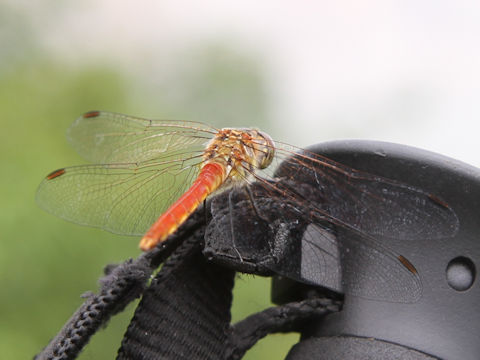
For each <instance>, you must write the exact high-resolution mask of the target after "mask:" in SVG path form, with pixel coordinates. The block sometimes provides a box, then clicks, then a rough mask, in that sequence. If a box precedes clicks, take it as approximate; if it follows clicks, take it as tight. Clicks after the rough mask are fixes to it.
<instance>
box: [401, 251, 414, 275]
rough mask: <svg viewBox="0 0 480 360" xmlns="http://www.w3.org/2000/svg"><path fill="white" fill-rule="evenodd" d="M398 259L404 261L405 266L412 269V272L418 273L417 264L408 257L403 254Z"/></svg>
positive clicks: (409, 269)
mask: <svg viewBox="0 0 480 360" xmlns="http://www.w3.org/2000/svg"><path fill="white" fill-rule="evenodd" d="M398 260H400V262H401V263H402V265H403V266H405V267H406V268H407V270H408V271H410V272H411V273H412V274H417V269H415V266H413V264H412V263H411V262H410V261H408V259H407V258H406V257H404V256H402V255H399V256H398Z"/></svg>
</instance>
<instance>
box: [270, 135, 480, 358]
mask: <svg viewBox="0 0 480 360" xmlns="http://www.w3.org/2000/svg"><path fill="white" fill-rule="evenodd" d="M310 150H311V151H314V152H318V153H321V154H323V155H325V156H327V157H329V158H331V159H333V160H335V161H338V162H341V163H343V164H346V165H348V166H351V167H352V168H355V169H359V170H362V171H367V172H370V173H375V174H378V175H380V176H383V177H387V178H391V179H395V180H398V181H401V182H403V183H406V184H409V185H412V186H415V187H417V188H420V189H424V190H426V191H428V192H430V193H432V194H435V195H436V196H439V197H440V198H441V199H442V201H445V202H446V203H448V205H449V206H450V207H451V208H452V209H453V211H454V212H455V214H456V215H457V217H458V220H459V227H458V231H457V232H456V234H455V236H453V237H446V238H443V239H435V240H432V239H428V238H425V239H416V240H415V241H407V240H405V241H402V242H398V241H397V242H394V243H392V244H389V245H391V246H393V247H395V248H396V249H400V250H401V254H402V255H404V256H406V257H407V258H408V259H409V260H410V261H411V262H412V263H413V264H414V266H415V268H416V269H417V271H418V274H419V278H420V281H421V284H422V293H421V297H419V299H418V300H417V301H415V302H411V303H399V302H388V301H378V300H372V299H366V298H362V297H356V296H349V295H346V296H345V299H344V305H343V310H342V311H341V312H338V313H334V314H330V315H328V316H326V317H324V318H322V319H319V320H318V321H312V322H311V323H310V324H309V325H308V326H305V327H304V328H303V329H302V331H301V332H302V341H301V342H300V343H299V344H297V345H296V346H295V347H294V348H293V349H292V351H291V353H290V354H289V356H288V359H289V360H299V359H307V358H308V359H339V358H342V359H431V358H432V357H434V358H441V359H462V360H474V359H479V358H480V342H479V341H478V339H479V337H478V334H480V287H479V284H478V280H477V276H476V273H477V271H478V270H477V268H478V267H479V266H480V241H479V236H480V221H479V217H478V214H479V213H480V170H479V169H477V168H474V167H472V166H469V165H467V164H464V163H461V162H459V161H456V160H453V159H450V158H447V157H444V156H441V155H438V154H435V153H431V152H427V151H424V150H420V149H416V148H412V147H407V146H402V145H395V144H390V143H384V142H370V141H341V142H340V141H338V142H330V143H324V144H320V145H317V146H315V147H313V148H310ZM337 240H338V241H342V238H341V236H340V235H339V237H338V239H337ZM392 241H393V240H392ZM305 257H306V258H308V254H306V255H305ZM359 260H362V258H361V257H360V258H359ZM298 266H300V267H301V266H302V263H301V262H300V263H298ZM309 266H311V264H309ZM357 266H358V271H359V272H361V271H369V269H370V270H371V268H372V267H375V266H376V264H375V263H374V262H370V263H361V262H359V263H358V264H357ZM329 270H330V269H329ZM386 270H388V269H386ZM331 271H336V270H335V269H331ZM376 280H377V279H372V281H376ZM304 288H305V285H301V284H299V283H295V282H292V281H291V280H289V279H285V278H277V279H276V280H275V281H274V287H273V299H274V300H275V301H276V302H277V303H284V302H287V301H292V299H298V297H299V294H301V293H305V290H304ZM408 349H410V350H412V351H411V352H408V353H407V352H406V350H408ZM413 350H415V351H413Z"/></svg>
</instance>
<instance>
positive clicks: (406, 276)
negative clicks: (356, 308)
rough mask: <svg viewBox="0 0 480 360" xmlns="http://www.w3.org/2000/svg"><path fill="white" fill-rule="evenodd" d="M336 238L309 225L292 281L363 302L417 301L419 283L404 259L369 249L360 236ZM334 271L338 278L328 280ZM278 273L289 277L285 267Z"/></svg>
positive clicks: (350, 233)
mask: <svg viewBox="0 0 480 360" xmlns="http://www.w3.org/2000/svg"><path fill="white" fill-rule="evenodd" d="M339 236H341V238H338V239H337V238H335V237H334V235H333V234H331V233H329V232H328V231H326V230H325V228H324V227H323V226H322V224H321V223H318V224H315V225H313V224H311V225H309V227H308V228H307V229H306V231H305V232H304V234H303V239H302V242H301V244H302V246H301V248H300V249H299V251H301V254H298V257H299V258H301V259H302V264H301V266H299V268H300V269H301V270H300V271H298V270H297V274H294V275H295V278H297V279H300V280H302V281H306V282H309V283H312V284H315V285H321V286H326V287H329V288H331V289H333V290H335V291H339V290H340V292H344V293H348V294H351V295H355V296H359V297H363V298H366V299H374V300H381V301H389V302H400V303H413V302H416V301H418V299H420V297H421V296H422V290H423V286H422V282H421V279H420V276H419V274H418V273H417V271H416V269H415V268H414V267H413V265H411V264H410V263H409V262H408V260H406V259H405V258H403V257H401V256H398V255H395V254H394V253H393V252H391V251H390V250H388V249H386V248H384V247H383V246H382V245H381V244H377V245H378V246H375V247H372V246H369V245H370V244H371V243H370V241H369V239H365V238H364V236H363V234H361V233H358V232H355V231H346V232H345V231H342V232H341V235H340V234H339ZM339 264H341V266H340V265H339ZM336 269H341V275H340V276H339V279H336V278H333V279H332V275H337V273H336V272H335V270H336ZM278 270H279V272H281V273H283V274H284V275H286V276H291V273H286V271H288V270H289V268H288V267H284V268H280V269H278ZM337 276H338V275H337ZM339 283H341V285H340V284H339ZM339 285H340V286H339Z"/></svg>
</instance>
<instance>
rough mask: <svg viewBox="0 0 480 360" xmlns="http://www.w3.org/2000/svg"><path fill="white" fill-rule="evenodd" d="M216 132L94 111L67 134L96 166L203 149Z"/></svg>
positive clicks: (185, 123) (188, 124)
mask: <svg viewBox="0 0 480 360" xmlns="http://www.w3.org/2000/svg"><path fill="white" fill-rule="evenodd" d="M215 133H216V130H215V129H214V128H212V127H210V126H208V125H204V124H201V123H196V122H188V121H169V120H148V119H142V118H138V117H133V116H128V115H122V114H115V113H109V112H104V111H91V112H88V113H85V114H84V115H82V116H80V117H79V118H78V119H76V120H75V122H74V123H73V124H72V125H71V126H70V128H69V129H68V131H67V138H68V140H69V142H70V143H71V144H72V146H73V147H74V148H75V150H77V152H78V153H79V154H80V155H81V156H83V157H84V158H85V159H87V160H88V161H90V162H92V163H125V162H143V161H147V160H150V159H154V158H156V157H158V156H161V155H162V154H163V153H165V152H170V151H178V150H181V149H184V148H187V147H188V148H190V149H191V150H202V149H203V148H204V146H205V144H206V143H207V142H208V140H209V139H210V138H211V137H212V136H213V134H215Z"/></svg>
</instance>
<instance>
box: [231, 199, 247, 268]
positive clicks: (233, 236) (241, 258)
mask: <svg viewBox="0 0 480 360" xmlns="http://www.w3.org/2000/svg"><path fill="white" fill-rule="evenodd" d="M232 194H233V191H230V192H229V193H228V211H229V213H230V231H231V236H232V245H233V249H234V250H235V252H236V253H237V255H238V258H239V259H240V262H242V263H243V257H242V255H241V254H240V252H239V251H238V249H237V246H236V245H235V230H234V227H233V201H232Z"/></svg>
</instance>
